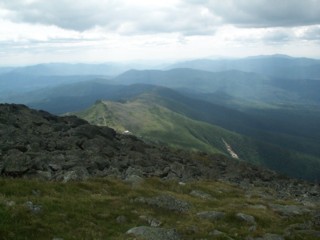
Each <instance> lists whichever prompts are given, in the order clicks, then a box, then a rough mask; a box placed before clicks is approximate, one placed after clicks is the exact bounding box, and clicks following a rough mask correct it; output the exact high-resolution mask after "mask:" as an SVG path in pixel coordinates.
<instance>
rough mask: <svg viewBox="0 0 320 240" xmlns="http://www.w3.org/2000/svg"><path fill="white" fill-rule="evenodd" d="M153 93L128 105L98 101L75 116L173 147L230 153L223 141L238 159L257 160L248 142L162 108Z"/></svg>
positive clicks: (220, 129) (239, 136)
mask: <svg viewBox="0 0 320 240" xmlns="http://www.w3.org/2000/svg"><path fill="white" fill-rule="evenodd" d="M154 97H155V96H154V95H153V94H143V95H140V96H139V97H138V98H136V99H134V100H132V101H127V102H111V101H100V102H97V103H96V104H95V105H94V106H92V107H91V108H89V109H87V110H85V111H83V112H80V113H77V114H76V115H77V116H79V117H81V118H84V119H86V120H87V121H89V122H90V123H92V124H96V125H100V126H108V127H111V128H114V129H116V130H117V131H119V132H124V131H125V130H128V131H130V132H131V133H132V134H134V135H136V136H139V137H140V138H142V139H145V140H147V141H151V142H160V143H162V144H168V145H169V146H171V147H175V148H184V149H188V150H197V151H204V152H209V153H217V152H222V153H225V154H229V153H228V151H227V148H226V146H225V144H224V143H223V141H222V139H224V140H225V141H226V142H227V143H228V144H229V145H231V146H232V148H234V149H236V150H237V151H236V152H237V154H238V155H239V156H240V157H241V158H245V159H247V160H249V161H252V162H255V161H258V158H257V153H256V152H255V151H254V149H252V148H250V146H251V143H250V140H249V139H248V138H245V137H243V136H241V135H239V134H236V133H234V132H231V131H228V130H225V129H223V128H220V127H217V126H214V125H211V124H208V123H205V122H200V121H196V120H193V119H190V118H188V117H186V116H184V115H182V114H179V113H177V112H173V111H171V110H169V109H168V108H166V107H164V106H162V105H161V103H160V101H161V99H155V98H154Z"/></svg>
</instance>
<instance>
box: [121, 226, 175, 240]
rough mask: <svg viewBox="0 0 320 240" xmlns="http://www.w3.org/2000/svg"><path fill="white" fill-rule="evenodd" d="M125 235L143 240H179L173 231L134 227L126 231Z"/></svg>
mask: <svg viewBox="0 0 320 240" xmlns="http://www.w3.org/2000/svg"><path fill="white" fill-rule="evenodd" d="M127 234H131V235H134V236H136V237H138V238H139V239H140V238H141V239H145V240H164V239H166V240H180V239H181V238H180V236H179V234H178V233H177V231H176V230H175V229H166V228H155V227H146V226H140V227H134V228H131V229H130V230H128V231H127Z"/></svg>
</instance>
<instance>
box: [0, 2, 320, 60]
mask: <svg viewBox="0 0 320 240" xmlns="http://www.w3.org/2000/svg"><path fill="white" fill-rule="evenodd" d="M275 53H281V54H288V55H292V56H305V57H314V58H320V0H0V65H2V66H3V65H25V64H34V63H41V62H107V61H131V60H148V61H151V60H154V61H156V60H177V59H190V58H203V57H220V56H225V57H242V56H252V55H261V54H275Z"/></svg>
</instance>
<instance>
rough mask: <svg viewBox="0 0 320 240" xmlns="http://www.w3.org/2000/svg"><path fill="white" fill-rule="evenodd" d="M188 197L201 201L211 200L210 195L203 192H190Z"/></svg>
mask: <svg viewBox="0 0 320 240" xmlns="http://www.w3.org/2000/svg"><path fill="white" fill-rule="evenodd" d="M190 195H191V196H194V197H198V198H201V199H205V200H211V199H213V198H212V196H211V195H210V194H208V193H205V192H202V191H199V190H192V191H191V192H190Z"/></svg>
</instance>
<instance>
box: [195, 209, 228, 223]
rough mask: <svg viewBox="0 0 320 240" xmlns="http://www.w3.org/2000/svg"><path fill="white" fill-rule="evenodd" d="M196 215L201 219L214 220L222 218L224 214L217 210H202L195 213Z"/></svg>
mask: <svg viewBox="0 0 320 240" xmlns="http://www.w3.org/2000/svg"><path fill="white" fill-rule="evenodd" d="M197 216H198V217H200V218H203V219H208V220H212V221H216V220H219V219H221V218H223V217H224V216H225V213H224V212H217V211H203V212H199V213H197Z"/></svg>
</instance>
